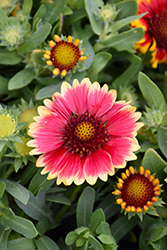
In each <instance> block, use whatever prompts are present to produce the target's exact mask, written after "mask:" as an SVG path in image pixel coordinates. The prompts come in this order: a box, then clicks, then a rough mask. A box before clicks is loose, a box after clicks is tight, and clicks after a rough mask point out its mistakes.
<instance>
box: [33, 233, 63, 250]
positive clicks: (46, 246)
mask: <svg viewBox="0 0 167 250" xmlns="http://www.w3.org/2000/svg"><path fill="white" fill-rule="evenodd" d="M35 244H36V245H37V249H39V250H53V249H54V250H60V248H59V247H58V246H57V244H56V243H55V242H54V241H53V240H51V239H50V238H49V237H48V236H45V235H43V236H42V237H41V238H39V239H38V240H35Z"/></svg>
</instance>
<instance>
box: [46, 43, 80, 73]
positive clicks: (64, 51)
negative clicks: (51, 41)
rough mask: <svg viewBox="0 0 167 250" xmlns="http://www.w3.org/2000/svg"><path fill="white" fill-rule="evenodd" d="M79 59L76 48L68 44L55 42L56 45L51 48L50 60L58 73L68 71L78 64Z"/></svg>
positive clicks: (78, 51)
mask: <svg viewBox="0 0 167 250" xmlns="http://www.w3.org/2000/svg"><path fill="white" fill-rule="evenodd" d="M80 57H81V55H80V50H79V48H78V46H76V45H75V44H73V43H70V42H66V41H60V42H56V45H55V46H54V47H53V48H52V50H51V56H50V60H51V61H52V63H53V65H54V67H55V68H58V69H59V70H60V71H62V70H66V71H69V70H70V69H72V68H73V67H74V66H75V65H76V64H77V63H78V60H79V58H80Z"/></svg>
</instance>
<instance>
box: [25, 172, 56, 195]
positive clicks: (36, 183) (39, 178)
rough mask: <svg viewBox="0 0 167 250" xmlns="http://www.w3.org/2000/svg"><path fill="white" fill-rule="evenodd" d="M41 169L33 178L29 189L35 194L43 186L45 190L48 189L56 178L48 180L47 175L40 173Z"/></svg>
mask: <svg viewBox="0 0 167 250" xmlns="http://www.w3.org/2000/svg"><path fill="white" fill-rule="evenodd" d="M40 172H41V170H39V171H38V172H37V173H36V174H35V175H34V177H33V178H32V180H31V182H30V185H29V187H28V190H30V191H31V192H32V193H33V194H34V195H36V194H37V193H38V191H39V190H40V188H41V187H42V188H43V189H44V190H45V191H47V190H48V189H49V188H50V187H51V186H52V185H53V183H54V182H55V180H47V179H46V176H45V175H41V174H40Z"/></svg>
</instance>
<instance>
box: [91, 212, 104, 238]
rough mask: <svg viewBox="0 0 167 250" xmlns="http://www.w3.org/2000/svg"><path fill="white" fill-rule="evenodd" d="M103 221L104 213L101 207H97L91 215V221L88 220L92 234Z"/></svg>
mask: <svg viewBox="0 0 167 250" xmlns="http://www.w3.org/2000/svg"><path fill="white" fill-rule="evenodd" d="M104 221H105V215H104V212H103V210H102V209H101V208H99V209H97V210H96V211H95V212H94V213H93V214H92V217H91V221H90V227H89V229H90V231H91V233H92V234H94V233H95V231H96V228H97V227H98V226H99V225H100V224H101V223H102V222H104Z"/></svg>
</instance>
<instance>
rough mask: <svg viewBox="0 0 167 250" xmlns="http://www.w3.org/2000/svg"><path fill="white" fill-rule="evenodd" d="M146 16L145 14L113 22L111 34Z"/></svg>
mask: <svg viewBox="0 0 167 250" xmlns="http://www.w3.org/2000/svg"><path fill="white" fill-rule="evenodd" d="M144 15H145V13H142V14H140V15H135V16H130V17H126V18H123V19H121V20H119V21H116V22H113V24H112V26H111V28H110V31H111V32H113V33H114V32H116V31H117V30H119V29H121V28H122V27H124V26H125V25H127V24H129V23H131V22H133V21H134V20H136V19H139V18H141V17H143V16H144Z"/></svg>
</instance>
